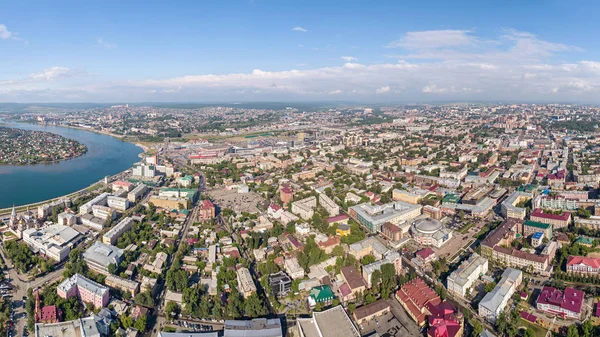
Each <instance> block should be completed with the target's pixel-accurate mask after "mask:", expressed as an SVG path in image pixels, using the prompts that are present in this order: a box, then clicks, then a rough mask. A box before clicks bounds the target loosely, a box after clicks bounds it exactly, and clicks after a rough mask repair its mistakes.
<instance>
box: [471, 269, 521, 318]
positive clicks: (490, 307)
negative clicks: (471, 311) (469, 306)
mask: <svg viewBox="0 0 600 337" xmlns="http://www.w3.org/2000/svg"><path fill="white" fill-rule="evenodd" d="M522 280H523V272H521V271H520V270H518V269H513V268H508V269H506V270H505V271H504V273H502V278H501V279H500V281H499V282H498V283H497V284H496V287H495V288H494V290H492V291H491V292H489V293H487V294H486V295H485V296H484V297H483V299H482V300H481V302H479V316H481V317H483V318H485V319H486V320H487V321H488V322H490V323H495V322H496V318H498V316H499V315H500V313H501V312H503V311H504V308H506V304H507V303H508V300H509V299H510V298H511V297H512V295H513V294H514V293H515V291H516V290H517V288H518V287H519V286H520V285H521V282H522Z"/></svg>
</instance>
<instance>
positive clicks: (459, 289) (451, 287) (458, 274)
mask: <svg viewBox="0 0 600 337" xmlns="http://www.w3.org/2000/svg"><path fill="white" fill-rule="evenodd" d="M487 271H488V260H487V259H486V258H483V257H481V256H479V254H477V253H473V254H472V255H471V256H470V257H469V258H468V259H467V260H465V261H463V262H462V263H461V264H460V266H459V267H458V269H456V270H455V271H453V272H452V274H450V276H448V279H447V288H448V292H449V293H451V294H454V295H457V296H460V297H464V296H465V294H466V293H467V291H468V290H469V289H471V287H472V286H473V282H475V280H477V279H478V278H479V277H480V276H482V275H485V273H487Z"/></svg>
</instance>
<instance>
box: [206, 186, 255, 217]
mask: <svg viewBox="0 0 600 337" xmlns="http://www.w3.org/2000/svg"><path fill="white" fill-rule="evenodd" d="M208 195H209V196H210V197H211V199H213V201H214V202H215V204H216V205H217V206H218V207H220V208H221V209H225V208H229V209H231V210H233V211H234V212H236V213H238V214H240V213H241V212H248V213H258V211H259V209H258V205H260V204H261V203H265V202H266V200H265V198H263V197H261V196H260V195H258V194H256V193H254V192H248V193H237V191H235V190H234V191H230V190H227V189H224V188H223V189H218V190H212V191H210V192H208Z"/></svg>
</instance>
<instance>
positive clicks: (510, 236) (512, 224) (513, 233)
mask: <svg viewBox="0 0 600 337" xmlns="http://www.w3.org/2000/svg"><path fill="white" fill-rule="evenodd" d="M522 228H523V222H522V221H521V220H518V219H515V218H511V219H506V220H504V222H502V224H500V226H498V227H497V228H496V229H494V230H493V231H492V232H491V233H490V234H488V236H486V238H485V239H484V240H483V241H481V256H483V257H485V258H487V259H491V258H493V255H494V247H496V246H498V245H501V246H502V245H503V246H510V244H511V243H512V242H513V240H514V239H515V238H516V237H517V235H521V233H522V232H523V229H522Z"/></svg>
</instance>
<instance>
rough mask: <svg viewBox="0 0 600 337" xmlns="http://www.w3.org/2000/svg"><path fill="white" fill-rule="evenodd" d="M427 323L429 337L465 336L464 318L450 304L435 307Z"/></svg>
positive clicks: (443, 303)
mask: <svg viewBox="0 0 600 337" xmlns="http://www.w3.org/2000/svg"><path fill="white" fill-rule="evenodd" d="M427 322H428V325H429V328H428V330H427V336H429V337H462V335H463V327H464V317H463V315H462V313H461V312H459V311H458V310H457V309H456V307H455V306H454V305H452V304H450V302H442V303H440V304H439V305H437V306H433V307H432V308H431V315H429V316H428V317H427ZM477 337H481V336H477Z"/></svg>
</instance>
